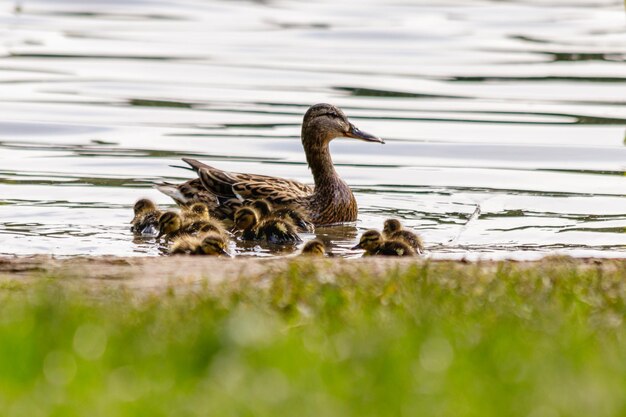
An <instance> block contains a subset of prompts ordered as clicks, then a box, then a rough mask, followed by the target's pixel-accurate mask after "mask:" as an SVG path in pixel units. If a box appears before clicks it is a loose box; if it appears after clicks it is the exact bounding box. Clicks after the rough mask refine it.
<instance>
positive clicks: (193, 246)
mask: <svg viewBox="0 0 626 417" xmlns="http://www.w3.org/2000/svg"><path fill="white" fill-rule="evenodd" d="M200 243H202V239H201V238H199V237H197V236H190V235H180V236H178V237H176V238H175V239H173V240H172V247H171V248H170V251H169V253H170V255H193V254H195V253H196V252H197V251H198V247H200Z"/></svg>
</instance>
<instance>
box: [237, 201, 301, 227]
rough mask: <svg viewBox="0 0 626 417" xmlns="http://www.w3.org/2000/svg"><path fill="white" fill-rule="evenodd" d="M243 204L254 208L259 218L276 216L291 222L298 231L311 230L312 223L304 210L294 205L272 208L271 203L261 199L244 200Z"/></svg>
mask: <svg viewBox="0 0 626 417" xmlns="http://www.w3.org/2000/svg"><path fill="white" fill-rule="evenodd" d="M244 205H245V206H248V207H252V208H254V209H256V211H257V212H258V213H259V219H265V218H268V217H276V218H278V219H281V220H285V221H289V222H291V223H293V224H294V225H295V226H296V227H297V228H298V231H299V232H309V233H310V232H313V223H311V221H310V220H309V218H308V216H307V215H306V213H305V212H304V211H302V210H300V209H298V208H296V207H281V208H278V209H276V210H273V207H272V205H271V204H270V203H269V202H268V201H267V200H263V199H260V200H251V201H246V202H245V203H244Z"/></svg>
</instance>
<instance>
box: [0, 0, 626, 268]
mask: <svg viewBox="0 0 626 417" xmlns="http://www.w3.org/2000/svg"><path fill="white" fill-rule="evenodd" d="M106 3H107V4H105V3H98V2H82V3H77V2H75V1H69V0H68V1H66V0H54V1H51V0H36V1H35V0H33V1H29V2H26V3H22V4H21V12H20V13H18V14H15V13H14V9H13V6H11V5H5V7H4V8H0V21H1V22H2V23H3V25H2V29H0V84H1V85H2V101H1V102H0V111H1V112H2V114H3V120H2V121H0V199H1V200H0V253H3V254H6V253H18V254H29V253H55V254H59V255H76V254H114V255H150V256H157V255H159V254H161V253H162V251H163V245H160V244H158V243H157V242H155V241H152V240H150V239H148V240H145V241H143V240H134V238H133V237H132V236H131V234H130V232H129V231H128V227H127V222H128V217H129V215H130V213H131V211H132V205H133V203H134V201H135V200H136V199H138V198H140V197H149V198H153V199H155V200H157V202H158V203H159V204H161V205H163V206H165V207H172V206H171V204H172V203H171V201H169V200H168V199H167V198H166V197H164V196H161V195H159V194H158V193H157V192H156V191H155V190H153V189H152V188H151V185H152V184H153V183H155V182H159V181H162V180H165V181H172V182H178V181H183V180H185V179H187V178H191V177H192V176H193V174H192V173H191V172H189V171H185V170H181V169H179V168H176V166H180V165H181V163H180V158H181V157H183V156H188V157H193V158H198V159H200V160H203V161H207V162H210V163H211V164H213V165H216V166H219V167H220V168H223V169H226V170H231V171H236V172H254V173H264V174H267V175H275V176H281V177H288V178H294V179H297V180H300V181H305V182H310V181H311V177H310V173H309V172H308V169H307V167H306V164H305V161H304V155H303V152H302V149H301V144H300V141H299V130H300V122H301V118H302V114H303V113H304V111H305V110H306V108H307V107H308V106H309V105H311V104H312V103H316V102H333V103H335V104H337V105H339V106H341V107H342V108H344V109H346V111H347V112H348V113H349V114H350V116H351V117H352V118H354V119H355V120H359V125H361V126H362V127H363V129H365V130H370V131H374V132H377V133H380V134H381V135H382V136H384V137H385V139H386V140H388V144H387V145H386V146H385V147H384V149H375V150H373V149H371V148H366V147H362V146H359V145H357V144H354V143H350V142H348V141H335V143H333V145H332V151H333V158H334V161H335V163H336V165H337V167H338V168H337V169H338V171H339V172H340V174H341V175H342V177H343V178H344V179H345V180H346V181H347V182H348V183H349V184H351V185H352V186H353V187H354V190H355V194H356V197H357V200H358V202H359V206H360V216H359V221H358V222H357V224H356V225H354V226H344V227H337V228H319V229H318V230H317V231H316V233H315V235H305V236H304V237H305V238H306V239H310V238H314V237H317V238H320V239H321V240H322V241H323V242H324V243H325V244H326V245H327V246H328V247H329V248H331V250H332V251H333V252H334V253H337V254H338V255H340V256H358V253H357V252H353V251H351V250H350V249H349V248H350V247H352V246H354V244H355V242H356V240H357V238H358V235H359V233H361V232H362V231H363V230H365V229H368V228H381V227H382V223H383V221H384V220H385V219H386V218H388V217H397V218H401V219H402V220H403V222H404V223H406V224H407V225H408V226H409V227H412V228H414V229H416V230H418V231H419V232H421V233H422V234H423V237H424V240H425V241H426V243H427V246H428V249H429V251H430V256H432V257H434V258H438V257H456V258H461V257H468V258H472V257H480V256H485V257H492V258H500V257H511V256H512V257H517V258H532V257H536V256H540V255H541V254H543V253H547V252H551V251H555V250H556V251H559V252H566V253H569V254H572V255H576V256H626V247H625V246H626V234H625V233H624V228H625V227H626V205H625V204H626V203H624V201H625V196H626V176H624V172H625V171H626V165H624V161H626V146H625V145H626V138H625V136H624V126H626V115H625V109H626V100H624V97H626V84H624V80H625V79H626V78H625V76H624V71H623V68H624V61H625V60H626V46H625V45H626V42H625V40H626V29H625V28H624V25H623V3H622V2H621V1H617V0H616V1H599V0H591V1H588V2H585V3H581V2H578V1H574V0H571V1H565V2H559V7H545V6H546V5H548V4H550V2H532V3H528V2H524V1H508V2H495V1H494V2H487V3H485V4H481V5H476V4H473V3H472V2H465V3H460V4H459V3H458V2H457V4H446V2H442V3H437V2H435V3H433V2H431V3H423V2H414V1H399V2H394V3H393V4H389V3H388V2H385V1H383V0H380V1H373V2H368V3H367V4H359V7H358V10H355V8H354V4H352V3H351V2H334V3H311V4H309V3H307V4H305V3H302V2H296V1H291V0H288V1H287V2H284V3H282V4H281V7H275V6H276V4H274V3H271V2H264V1H253V2H247V1H243V2H217V1H205V0H191V1H186V2H184V3H181V2H177V1H172V2H166V3H164V2H160V1H156V0H142V1H133V0H131V1H128V0H124V1H117V2H115V5H116V7H114V8H112V7H111V2H106ZM555 21H558V22H559V25H554V22H555ZM329 46H332V47H329ZM477 209H478V211H477ZM231 249H232V250H235V251H237V252H238V253H240V254H242V255H245V256H270V255H272V254H278V253H277V252H276V248H271V247H263V246H260V245H244V244H242V243H241V242H234V243H233V247H232V248H231ZM293 250H294V249H293V248H292V249H290V250H287V251H286V253H282V252H281V253H280V255H289V254H291V253H293Z"/></svg>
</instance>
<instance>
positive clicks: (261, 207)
mask: <svg viewBox="0 0 626 417" xmlns="http://www.w3.org/2000/svg"><path fill="white" fill-rule="evenodd" d="M243 206H244V207H252V208H253V209H255V210H256V211H257V213H258V215H259V219H264V218H265V217H267V216H269V215H270V213H271V212H272V205H271V204H270V203H268V202H267V200H263V199H259V200H246V201H244V202H243Z"/></svg>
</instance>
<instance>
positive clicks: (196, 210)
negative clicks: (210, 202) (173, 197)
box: [189, 203, 209, 217]
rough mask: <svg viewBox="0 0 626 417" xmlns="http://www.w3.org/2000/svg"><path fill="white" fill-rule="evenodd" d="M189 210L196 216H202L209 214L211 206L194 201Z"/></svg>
mask: <svg viewBox="0 0 626 417" xmlns="http://www.w3.org/2000/svg"><path fill="white" fill-rule="evenodd" d="M189 211H190V212H191V213H193V214H194V215H195V216H201V217H208V216H209V207H208V206H207V205H206V204H204V203H193V204H192V205H191V207H189Z"/></svg>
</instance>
